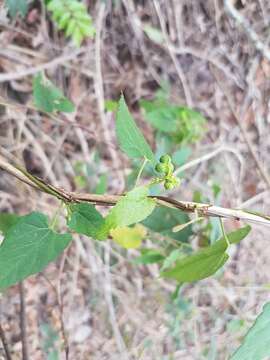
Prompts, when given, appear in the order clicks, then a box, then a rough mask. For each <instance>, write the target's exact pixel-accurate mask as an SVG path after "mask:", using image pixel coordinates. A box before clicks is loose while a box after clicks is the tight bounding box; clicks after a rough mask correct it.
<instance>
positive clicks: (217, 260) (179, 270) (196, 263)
mask: <svg viewBox="0 0 270 360" xmlns="http://www.w3.org/2000/svg"><path fill="white" fill-rule="evenodd" d="M250 230H251V228H250V226H245V227H243V228H241V229H238V230H236V231H233V232H231V233H229V234H228V235H227V239H226V238H225V237H222V238H221V239H220V240H218V241H216V242H215V243H214V244H213V245H211V246H209V247H207V248H205V249H202V250H199V251H197V252H195V253H194V254H192V255H190V256H186V257H183V258H181V259H180V260H178V261H177V262H176V264H175V266H174V267H173V268H172V269H170V270H168V271H165V272H162V273H161V276H162V277H164V278H170V279H175V280H177V281H179V282H193V281H197V280H201V279H204V278H206V277H208V276H210V275H213V274H214V273H215V272H216V271H217V270H218V269H220V268H221V267H222V266H223V265H224V264H225V262H226V261H227V260H228V258H229V256H228V254H227V253H226V250H227V248H228V244H227V241H229V243H230V244H237V243H238V242H240V241H241V240H242V239H244V238H245V237H246V236H247V235H248V233H249V232H250Z"/></svg>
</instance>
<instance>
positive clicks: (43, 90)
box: [33, 73, 75, 113]
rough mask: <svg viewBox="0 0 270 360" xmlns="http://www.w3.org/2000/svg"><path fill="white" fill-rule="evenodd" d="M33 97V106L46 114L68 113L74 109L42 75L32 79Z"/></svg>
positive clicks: (60, 92) (59, 91)
mask: <svg viewBox="0 0 270 360" xmlns="http://www.w3.org/2000/svg"><path fill="white" fill-rule="evenodd" d="M33 96H34V104H35V106H36V107H37V108H38V109H39V110H42V111H45V112H48V113H51V112H56V111H62V112H68V113H69V112H72V111H74V109H75V108H74V105H73V104H72V102H71V101H70V100H68V99H67V98H66V97H65V96H64V95H63V93H62V91H61V90H59V89H58V88H57V87H56V86H54V85H53V83H52V82H51V81H50V80H49V79H47V78H46V77H45V75H44V74H43V73H39V74H38V75H36V76H35V77H34V80H33Z"/></svg>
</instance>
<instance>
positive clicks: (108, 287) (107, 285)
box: [104, 246, 129, 360]
mask: <svg viewBox="0 0 270 360" xmlns="http://www.w3.org/2000/svg"><path fill="white" fill-rule="evenodd" d="M104 280H105V281H104V295H105V300H106V303H107V306H108V309H109V317H110V322H111V326H112V330H113V333H114V337H115V341H116V345H117V347H118V350H119V355H120V359H123V360H128V359H129V356H128V352H127V348H126V345H125V342H124V340H123V337H122V335H121V332H120V329H119V326H118V323H117V318H116V314H115V310H114V304H113V299H112V283H111V273H110V248H109V246H107V247H106V248H105V267H104Z"/></svg>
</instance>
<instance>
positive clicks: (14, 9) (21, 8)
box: [5, 0, 28, 18]
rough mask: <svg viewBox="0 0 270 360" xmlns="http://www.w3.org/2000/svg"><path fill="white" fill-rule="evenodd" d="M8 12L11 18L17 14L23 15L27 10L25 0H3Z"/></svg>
mask: <svg viewBox="0 0 270 360" xmlns="http://www.w3.org/2000/svg"><path fill="white" fill-rule="evenodd" d="M5 2H6V6H7V8H8V12H9V14H10V16H11V17H12V18H14V17H15V16H16V15H17V14H21V15H22V16H25V15H26V13H27V10H28V4H27V0H5Z"/></svg>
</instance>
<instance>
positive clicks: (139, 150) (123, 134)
mask: <svg viewBox="0 0 270 360" xmlns="http://www.w3.org/2000/svg"><path fill="white" fill-rule="evenodd" d="M116 136H117V140H118V143H119V146H120V148H121V150H122V151H124V152H125V153H126V154H127V155H128V156H129V157H130V158H138V157H141V158H143V157H145V158H146V159H148V160H149V161H151V163H152V164H153V165H154V164H155V163H156V160H155V156H154V154H153V152H152V150H151V148H150V146H149V145H148V143H147V142H146V140H145V138H144V136H143V134H142V133H141V131H140V130H139V128H138V127H137V125H136V123H135V121H134V120H133V118H132V116H131V114H130V112H129V110H128V107H127V105H126V103H125V99H124V96H123V95H122V96H121V98H120V100H119V107H118V112H117V117H116Z"/></svg>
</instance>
